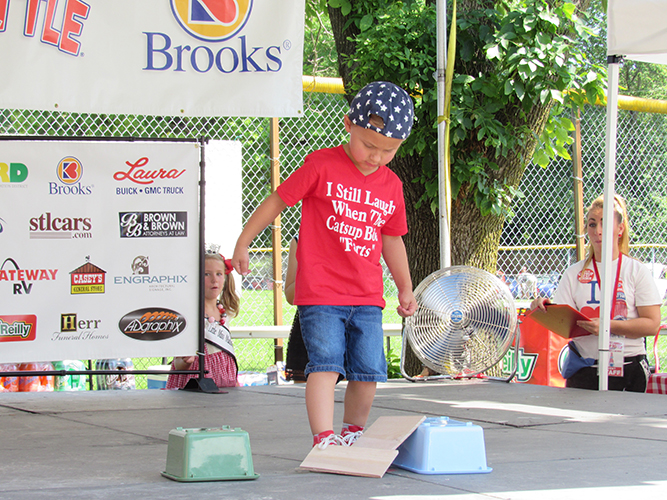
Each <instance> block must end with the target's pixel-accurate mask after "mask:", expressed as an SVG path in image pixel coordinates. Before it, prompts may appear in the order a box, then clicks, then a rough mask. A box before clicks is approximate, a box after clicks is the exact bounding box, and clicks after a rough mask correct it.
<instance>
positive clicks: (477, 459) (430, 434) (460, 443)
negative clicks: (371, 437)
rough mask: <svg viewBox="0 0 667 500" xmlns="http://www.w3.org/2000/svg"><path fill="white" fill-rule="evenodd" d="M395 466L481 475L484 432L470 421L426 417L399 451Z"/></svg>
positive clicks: (421, 471)
mask: <svg viewBox="0 0 667 500" xmlns="http://www.w3.org/2000/svg"><path fill="white" fill-rule="evenodd" d="M394 465H395V466H397V467H401V468H402V469H407V470H409V471H412V472H417V473H419V474H479V473H487V472H491V471H492V470H493V469H491V468H490V467H487V466H486V449H485V447H484V431H483V429H482V428H481V427H480V426H478V425H473V424H472V423H471V422H459V421H458V420H450V419H449V417H435V418H427V419H426V420H424V422H422V424H421V425H420V426H419V427H417V430H415V432H413V433H412V434H411V435H410V437H408V439H406V440H405V441H404V442H403V443H402V444H401V446H399V448H398V456H397V457H396V459H395V460H394Z"/></svg>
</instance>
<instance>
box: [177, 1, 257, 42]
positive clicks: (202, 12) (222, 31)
mask: <svg viewBox="0 0 667 500" xmlns="http://www.w3.org/2000/svg"><path fill="white" fill-rule="evenodd" d="M171 10H172V12H173V13H174V17H175V18H176V20H177V21H178V23H179V24H180V25H181V27H182V28H183V29H184V30H185V31H186V32H187V33H189V34H190V35H191V36H193V37H194V38H196V39H198V40H203V41H205V42H222V41H224V40H229V39H230V38H232V37H233V36H235V35H236V34H237V33H238V32H239V31H241V30H242V29H243V27H244V26H245V24H246V22H247V21H248V18H249V17H250V12H251V10H252V0H171Z"/></svg>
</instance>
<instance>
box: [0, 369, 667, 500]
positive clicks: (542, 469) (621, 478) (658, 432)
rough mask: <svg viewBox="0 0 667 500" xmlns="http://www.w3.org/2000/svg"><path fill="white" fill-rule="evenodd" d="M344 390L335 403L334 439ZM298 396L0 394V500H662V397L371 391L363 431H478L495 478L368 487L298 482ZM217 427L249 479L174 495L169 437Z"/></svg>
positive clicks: (497, 387)
mask: <svg viewBox="0 0 667 500" xmlns="http://www.w3.org/2000/svg"><path fill="white" fill-rule="evenodd" d="M344 387H345V384H344V383H343V384H340V385H339V387H338V388H337V390H336V398H337V404H336V422H337V424H336V425H337V426H338V425H340V421H341V418H342V407H343V404H342V398H343V393H344V391H343V390H344ZM304 389H305V386H304V385H302V384H299V385H289V386H260V387H244V388H234V389H229V390H228V392H227V393H226V394H203V393H191V392H183V391H165V390H134V391H97V392H71V393H63V392H55V393H3V394H0V422H2V424H1V425H0V456H2V460H0V478H1V479H0V498H2V499H11V500H14V499H18V500H23V499H25V500H39V499H44V498H58V499H79V498H80V499H87V500H91V499H96V498H100V499H109V498H113V499H115V500H121V499H132V500H144V499H153V498H161V499H169V500H174V499H181V498H183V499H185V498H188V499H201V500H204V499H213V498H215V499H227V498H229V499H237V500H240V499H253V500H254V499H285V500H287V499H290V500H298V499H317V500H319V499H362V498H363V499H378V500H379V499H382V500H385V499H386V500H390V499H391V500H407V499H415V500H416V499H422V500H434V499H437V498H445V497H446V498H447V499H451V500H481V499H485V500H492V499H493V500H497V499H510V498H511V499H522V500H523V499H568V500H569V499H575V498H582V499H583V498H585V499H587V500H590V499H592V498H607V499H609V498H624V499H626V498H632V497H633V496H634V497H635V498H641V499H642V500H646V499H652V498H656V499H658V498H659V499H661V500H662V499H664V498H665V497H667V396H661V395H650V394H633V393H617V392H596V391H583V390H576V389H558V388H552V387H543V386H534V385H524V384H506V383H503V382H489V381H479V380H472V381H447V382H437V383H435V382H420V383H411V382H408V381H404V380H400V381H394V382H389V383H386V384H380V385H379V387H378V392H377V396H376V399H375V403H374V406H373V410H372V412H371V417H370V419H369V424H372V423H373V422H374V421H375V420H376V419H377V418H378V417H380V416H405V415H424V416H426V417H434V416H448V417H450V418H452V419H455V420H459V421H464V422H472V423H474V424H477V425H479V426H481V427H482V428H483V429H484V441H485V445H486V459H487V464H488V466H489V467H491V468H492V469H493V471H492V472H490V473H488V474H461V475H441V474H438V475H425V474H416V473H412V472H408V471H406V470H403V469H399V468H394V467H391V468H390V469H389V471H388V472H387V473H386V474H385V476H384V477H383V478H381V479H373V478H364V477H353V476H343V475H335V474H324V473H314V472H308V471H304V470H301V469H299V464H300V463H301V461H302V460H303V459H304V458H305V457H306V455H307V454H308V452H309V451H310V449H311V443H312V437H311V435H310V432H309V428H308V421H307V416H306V409H305V403H304ZM222 425H229V426H231V427H232V428H236V427H239V428H241V429H243V430H244V431H247V432H248V433H249V436H250V444H251V447H252V458H253V465H254V469H255V472H256V473H258V474H260V477H259V478H258V479H255V480H252V481H215V482H208V481H207V482H177V481H172V480H169V479H167V478H165V477H163V476H162V475H161V474H160V473H161V472H162V471H163V470H165V465H166V457H167V440H168V435H169V431H170V430H172V429H175V428H177V427H183V428H213V427H220V426H222ZM337 430H339V429H337ZM443 452H446V453H452V454H456V453H458V452H459V450H444V451H443Z"/></svg>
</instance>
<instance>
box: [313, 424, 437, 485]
mask: <svg viewBox="0 0 667 500" xmlns="http://www.w3.org/2000/svg"><path fill="white" fill-rule="evenodd" d="M425 419H426V417H424V416H408V417H380V418H378V419H377V420H376V421H375V422H374V423H373V425H371V426H370V427H369V428H368V429H367V430H365V431H364V433H363V434H362V436H361V437H360V438H359V439H358V440H357V441H356V442H355V443H354V444H353V445H352V446H327V447H326V448H325V449H324V450H320V449H319V448H318V447H317V446H315V447H314V448H313V449H312V450H311V451H310V453H308V456H306V459H305V460H304V461H303V462H302V463H301V468H303V469H307V470H311V471H314V472H328V473H331V474H345V475H349V476H364V477H382V476H384V473H385V472H387V469H388V468H389V466H390V465H391V464H392V462H393V461H394V459H395V458H396V456H397V455H398V451H397V448H398V447H399V446H400V445H401V443H402V442H403V441H405V440H406V439H407V438H408V437H409V436H410V434H412V433H413V432H414V431H415V430H416V429H417V427H419V425H420V424H421V423H422V422H423V421H424V420H425Z"/></svg>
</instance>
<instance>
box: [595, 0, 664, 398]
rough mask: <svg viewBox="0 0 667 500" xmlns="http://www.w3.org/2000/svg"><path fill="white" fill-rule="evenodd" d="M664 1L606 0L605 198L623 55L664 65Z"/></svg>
mask: <svg viewBox="0 0 667 500" xmlns="http://www.w3.org/2000/svg"><path fill="white" fill-rule="evenodd" d="M666 16H667V0H609V3H608V6H607V63H608V95H607V133H606V136H607V137H606V154H605V179H604V197H605V199H606V200H610V199H612V198H613V196H614V183H615V175H616V127H617V111H618V74H619V65H620V63H621V61H622V60H623V58H626V59H632V60H636V61H643V62H648V63H656V64H667V24H665V21H664V20H665V18H666ZM612 217H613V203H605V206H604V213H603V220H611V219H612ZM602 232H603V242H602V276H601V280H602V282H603V283H610V282H611V280H612V277H611V273H612V269H611V248H612V225H611V224H606V225H603V231H602ZM609 292H610V288H608V287H604V288H602V289H601V297H600V302H601V307H600V336H599V362H598V366H599V369H598V370H599V373H600V385H599V388H600V390H607V388H608V378H607V369H608V366H609V328H610V318H611V298H612V297H611V294H610V293H609Z"/></svg>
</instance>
